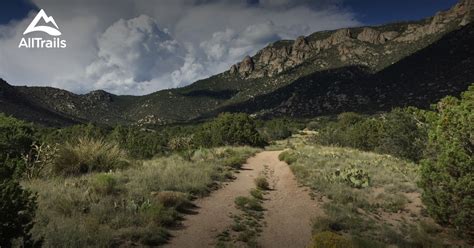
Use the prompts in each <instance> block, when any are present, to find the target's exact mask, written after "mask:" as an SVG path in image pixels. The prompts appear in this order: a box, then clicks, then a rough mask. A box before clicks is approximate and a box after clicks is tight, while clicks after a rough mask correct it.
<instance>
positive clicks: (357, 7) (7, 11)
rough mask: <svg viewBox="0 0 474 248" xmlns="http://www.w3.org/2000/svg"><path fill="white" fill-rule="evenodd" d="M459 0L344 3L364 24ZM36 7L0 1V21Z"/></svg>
mask: <svg viewBox="0 0 474 248" xmlns="http://www.w3.org/2000/svg"><path fill="white" fill-rule="evenodd" d="M456 2H458V1H457V0H412V1H410V0H399V1H396V0H389V1H384V0H378V1H375V0H345V1H343V3H342V5H343V6H344V7H346V8H349V9H351V10H352V11H353V12H354V13H355V14H356V18H357V19H358V20H359V21H361V22H362V23H364V24H368V25H378V24H384V23H389V22H394V21H402V20H417V19H421V18H424V17H427V16H431V15H433V14H434V13H436V12H437V11H440V10H445V9H448V8H450V7H451V6H453V5H454V4H456ZM34 9H37V7H36V6H35V5H34V4H33V3H31V2H30V1H28V0H2V1H0V10H1V15H0V24H5V23H8V22H9V21H10V20H12V19H22V18H24V17H25V16H26V15H27V14H28V12H29V11H31V10H34Z"/></svg>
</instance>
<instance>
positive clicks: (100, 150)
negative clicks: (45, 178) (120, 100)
mask: <svg viewBox="0 0 474 248" xmlns="http://www.w3.org/2000/svg"><path fill="white" fill-rule="evenodd" d="M129 164H130V161H129V160H128V158H127V153H126V152H125V151H124V150H122V149H120V147H119V146H118V144H116V143H110V142H105V141H104V140H101V139H93V138H89V137H83V138H79V139H78V140H77V143H69V142H68V143H66V144H65V145H64V146H62V147H60V148H59V150H58V154H57V157H56V159H55V161H54V163H53V164H52V168H51V170H52V172H53V173H54V174H56V175H62V176H77V175H80V174H85V173H90V172H104V171H110V170H116V169H123V168H125V167H127V166H128V165H129Z"/></svg>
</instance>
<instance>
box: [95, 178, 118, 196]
mask: <svg viewBox="0 0 474 248" xmlns="http://www.w3.org/2000/svg"><path fill="white" fill-rule="evenodd" d="M117 184H118V183H117V179H116V178H115V177H114V176H113V175H110V174H98V175H96V176H95V178H94V181H93V182H92V187H93V189H94V191H95V192H96V193H99V194H103V195H109V194H114V193H116V192H117V191H118V189H117Z"/></svg>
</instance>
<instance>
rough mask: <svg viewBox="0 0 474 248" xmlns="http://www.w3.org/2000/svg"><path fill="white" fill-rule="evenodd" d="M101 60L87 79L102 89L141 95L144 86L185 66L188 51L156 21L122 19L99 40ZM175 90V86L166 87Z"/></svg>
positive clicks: (87, 69)
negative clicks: (135, 91)
mask: <svg viewBox="0 0 474 248" xmlns="http://www.w3.org/2000/svg"><path fill="white" fill-rule="evenodd" d="M98 48H99V51H98V58H97V59H96V60H95V61H94V62H92V63H91V64H90V65H89V66H87V68H86V77H87V78H89V79H90V80H91V81H93V82H96V85H97V86H98V87H100V88H104V89H107V90H111V91H114V92H117V91H120V89H122V88H123V87H125V88H126V89H127V91H128V90H133V88H135V89H137V90H139V91H141V90H144V89H143V83H148V82H150V81H152V80H153V79H156V78H159V77H161V76H163V75H166V74H169V73H170V72H173V71H175V70H178V69H179V68H181V67H182V66H183V64H184V56H185V54H186V51H185V50H184V49H183V48H182V47H181V46H180V44H179V43H178V42H177V41H176V40H174V39H173V38H172V37H171V36H170V34H169V33H167V31H166V30H161V29H160V28H159V27H158V23H157V22H156V20H154V19H153V18H151V17H149V16H146V15H141V16H139V17H136V18H132V19H130V20H123V19H120V20H118V21H117V22H115V23H114V24H112V25H111V26H110V27H109V28H107V30H105V32H104V33H103V34H102V35H100V37H99V38H98ZM166 86H168V87H171V86H173V85H166Z"/></svg>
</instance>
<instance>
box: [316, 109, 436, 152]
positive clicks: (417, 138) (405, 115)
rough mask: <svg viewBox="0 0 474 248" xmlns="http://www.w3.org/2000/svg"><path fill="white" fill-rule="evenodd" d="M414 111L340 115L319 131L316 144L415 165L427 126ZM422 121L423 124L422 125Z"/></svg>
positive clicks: (395, 110) (423, 145) (425, 136)
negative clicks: (400, 160) (387, 155)
mask: <svg viewBox="0 0 474 248" xmlns="http://www.w3.org/2000/svg"><path fill="white" fill-rule="evenodd" d="M420 115H423V112H422V111H420V110H417V109H415V108H406V109H394V110H392V111H391V112H389V113H386V114H382V115H380V116H374V117H365V116H362V115H358V114H355V113H342V114H340V115H339V116H338V119H337V121H336V122H333V123H329V124H327V125H326V126H325V127H324V128H322V129H321V130H320V133H319V136H318V138H317V142H319V143H321V144H323V145H337V146H346V147H353V148H357V149H360V150H364V151H376V152H379V153H386V154H391V155H394V156H397V157H400V158H405V159H409V160H412V161H419V160H420V159H421V158H422V155H423V151H424V149H425V146H426V140H427V131H426V128H427V126H428V123H425V122H424V121H426V120H425V119H426V118H420ZM422 120H423V121H422Z"/></svg>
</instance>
